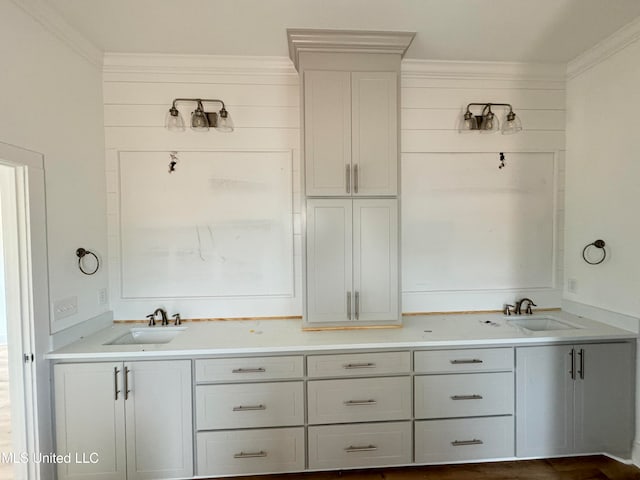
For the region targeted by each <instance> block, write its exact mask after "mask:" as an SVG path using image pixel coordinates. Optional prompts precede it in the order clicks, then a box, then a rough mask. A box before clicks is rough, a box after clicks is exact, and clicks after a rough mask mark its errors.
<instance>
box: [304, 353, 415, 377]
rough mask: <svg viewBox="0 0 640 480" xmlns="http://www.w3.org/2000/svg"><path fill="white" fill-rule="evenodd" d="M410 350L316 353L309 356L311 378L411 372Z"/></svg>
mask: <svg viewBox="0 0 640 480" xmlns="http://www.w3.org/2000/svg"><path fill="white" fill-rule="evenodd" d="M410 371H411V357H410V353H409V352H382V353H354V354H344V355H342V354H341V355H314V356H312V357H308V358H307V373H308V375H309V377H310V378H314V377H316V378H318V377H352V376H363V375H373V374H394V373H409V372H410Z"/></svg>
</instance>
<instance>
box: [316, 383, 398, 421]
mask: <svg viewBox="0 0 640 480" xmlns="http://www.w3.org/2000/svg"><path fill="white" fill-rule="evenodd" d="M307 397H308V402H309V410H308V417H309V423H310V424H322V423H347V422H372V421H378V420H405V419H409V418H411V378H410V377H390V378H357V379H344V380H312V381H310V382H308V384H307Z"/></svg>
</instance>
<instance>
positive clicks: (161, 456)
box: [125, 360, 193, 480]
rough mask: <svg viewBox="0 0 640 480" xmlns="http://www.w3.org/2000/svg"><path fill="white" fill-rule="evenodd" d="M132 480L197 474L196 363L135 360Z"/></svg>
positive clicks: (129, 408)
mask: <svg viewBox="0 0 640 480" xmlns="http://www.w3.org/2000/svg"><path fill="white" fill-rule="evenodd" d="M125 368H127V369H129V379H128V385H129V389H130V390H131V392H130V393H129V395H128V397H129V398H128V399H127V400H126V423H127V479H128V480H132V479H149V480H157V479H161V478H184V477H190V476H192V475H193V445H192V443H193V441H192V438H193V426H192V418H191V362H190V361H189V360H171V361H148V362H130V363H126V364H125Z"/></svg>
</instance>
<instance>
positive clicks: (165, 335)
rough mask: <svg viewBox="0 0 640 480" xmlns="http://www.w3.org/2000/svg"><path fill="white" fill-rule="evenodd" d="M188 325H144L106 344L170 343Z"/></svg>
mask: <svg viewBox="0 0 640 480" xmlns="http://www.w3.org/2000/svg"><path fill="white" fill-rule="evenodd" d="M186 329H187V327H143V328H132V329H130V330H129V331H128V332H127V333H125V334H124V335H121V336H119V337H118V338H116V339H115V340H112V341H110V342H107V343H105V344H104V345H147V344H161V343H169V342H170V341H171V340H173V339H174V338H176V337H177V336H178V335H180V334H181V333H182V332H184V331H185V330H186Z"/></svg>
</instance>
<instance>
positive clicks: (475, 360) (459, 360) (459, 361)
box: [449, 358, 483, 365]
mask: <svg viewBox="0 0 640 480" xmlns="http://www.w3.org/2000/svg"><path fill="white" fill-rule="evenodd" d="M449 363H451V364H453V365H460V364H463V363H483V362H482V360H480V359H479V358H467V359H464V358H462V359H457V360H449Z"/></svg>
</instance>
